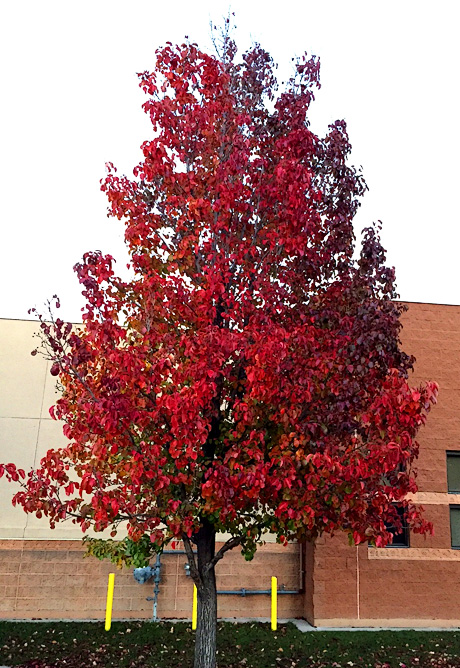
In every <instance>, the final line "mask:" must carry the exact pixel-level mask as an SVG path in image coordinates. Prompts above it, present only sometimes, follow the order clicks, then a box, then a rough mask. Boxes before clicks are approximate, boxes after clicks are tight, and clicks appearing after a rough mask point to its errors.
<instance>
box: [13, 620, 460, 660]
mask: <svg viewBox="0 0 460 668" xmlns="http://www.w3.org/2000/svg"><path fill="white" fill-rule="evenodd" d="M193 641H194V633H193V632H192V631H191V629H190V625H189V624H185V623H180V624H171V623H166V622H161V623H159V624H153V623H150V622H114V623H113V624H112V629H111V630H110V631H109V632H106V631H105V630H104V624H103V622H98V623H77V622H40V623H27V622H0V665H1V664H5V665H8V666H22V667H23V668H26V667H27V668H77V667H78V668H91V667H92V666H96V667H99V668H105V667H106V666H107V667H108V666H116V667H117V668H124V667H126V668H128V667H129V668H144V667H146V668H191V666H192V657H193ZM457 657H459V658H457ZM218 666H219V668H236V667H240V666H244V668H269V666H278V667H279V668H296V667H297V668H303V667H305V668H307V667H308V668H349V667H350V666H362V667H363V668H364V667H365V668H413V667H415V666H417V667H418V668H424V667H428V666H433V667H436V668H452V667H455V668H460V633H458V632H453V631H446V632H441V631H440V632H424V631H376V632H369V631H354V632H345V631H337V632H336V631H327V632H326V631H323V632H309V633H301V632H300V631H298V629H297V628H296V627H295V626H294V625H293V624H288V625H287V626H282V627H280V629H279V630H278V631H277V632H275V633H273V632H272V631H271V630H270V627H269V625H268V624H256V623H254V624H231V623H221V624H219V631H218Z"/></svg>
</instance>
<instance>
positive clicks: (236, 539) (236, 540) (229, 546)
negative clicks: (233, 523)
mask: <svg viewBox="0 0 460 668" xmlns="http://www.w3.org/2000/svg"><path fill="white" fill-rule="evenodd" d="M242 540H243V539H242V537H241V536H233V538H230V539H229V540H228V541H227V542H226V543H224V545H222V547H221V548H220V550H219V551H218V552H217V553H216V554H215V555H214V557H213V558H212V559H211V561H210V562H209V563H208V564H206V566H205V570H206V571H209V570H211V568H214V566H215V565H216V564H217V562H218V561H220V560H221V559H222V557H223V556H224V554H225V553H226V552H228V551H229V550H233V548H234V547H236V546H237V545H240V544H241V541H242Z"/></svg>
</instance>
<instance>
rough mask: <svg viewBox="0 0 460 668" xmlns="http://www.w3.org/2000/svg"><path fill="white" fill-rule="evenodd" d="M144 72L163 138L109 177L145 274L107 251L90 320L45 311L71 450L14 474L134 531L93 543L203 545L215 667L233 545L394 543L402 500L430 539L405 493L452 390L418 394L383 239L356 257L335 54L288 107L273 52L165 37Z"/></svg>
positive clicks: (88, 260) (43, 497)
mask: <svg viewBox="0 0 460 668" xmlns="http://www.w3.org/2000/svg"><path fill="white" fill-rule="evenodd" d="M139 76H140V86H141V88H142V89H143V90H144V92H145V93H146V95H147V100H146V102H145V104H144V105H143V107H144V110H145V112H146V113H147V114H148V116H149V117H150V120H151V123H152V135H151V137H150V139H148V140H147V141H146V142H145V143H144V144H143V145H142V152H143V160H142V162H141V163H140V164H139V165H138V166H137V167H136V168H135V169H134V177H133V178H128V177H126V176H120V175H118V174H117V172H116V169H115V168H114V167H113V166H112V165H111V164H109V165H108V174H107V176H106V178H105V179H104V180H103V182H102V190H103V191H104V192H105V193H106V194H107V197H108V201H109V213H110V215H111V216H113V217H114V218H117V219H119V220H120V221H123V222H124V225H125V239H126V244H127V247H128V249H129V253H130V265H131V269H132V278H131V279H129V280H122V279H121V278H119V277H117V275H116V274H115V272H114V266H113V258H112V257H110V256H108V255H103V254H102V253H101V252H98V251H97V252H90V253H87V254H86V255H84V257H83V260H82V262H81V263H80V264H77V265H76V267H75V270H76V273H77V275H78V279H79V281H80V283H81V284H82V286H83V295H84V298H85V302H86V306H85V307H84V309H83V325H82V327H81V328H78V329H75V328H72V326H71V325H70V324H67V323H64V322H62V321H61V320H60V319H59V318H57V319H56V318H54V317H52V318H51V320H50V319H48V318H47V319H45V318H41V335H42V338H43V342H42V345H43V346H44V349H45V355H46V356H47V358H48V359H49V360H50V361H51V363H52V366H51V373H52V374H53V375H55V376H57V378H58V380H59V383H60V388H61V390H62V396H61V397H60V398H59V399H58V400H57V402H56V405H55V406H54V407H52V408H51V409H50V412H51V416H52V417H53V418H55V419H57V420H62V421H63V423H64V427H63V429H64V434H65V436H66V437H67V439H68V441H67V444H66V446H65V447H60V448H57V449H51V450H49V451H48V453H47V454H46V456H45V457H44V458H43V459H42V461H41V462H40V466H39V468H37V469H36V470H31V471H30V472H28V473H27V474H25V473H24V471H21V470H18V469H17V468H16V467H15V466H14V465H13V464H8V465H4V466H3V467H2V468H1V470H0V473H2V474H3V473H6V476H7V477H8V478H9V479H13V480H18V481H19V482H20V483H21V485H22V488H21V490H20V491H18V492H17V493H16V495H15V497H14V503H16V504H19V505H21V506H22V507H23V508H24V510H25V511H26V512H28V513H35V514H36V515H37V516H38V517H41V516H42V515H43V516H46V517H47V518H48V520H49V522H50V524H51V526H52V527H53V526H54V525H55V524H56V523H57V522H59V521H62V520H67V519H71V520H72V521H73V522H75V523H78V524H79V525H80V526H81V529H82V531H83V532H87V531H88V530H89V529H90V527H92V528H94V529H95V530H96V531H103V530H105V529H109V530H111V535H112V537H115V536H116V533H117V529H118V527H119V525H120V524H121V523H123V524H124V525H126V526H127V531H128V538H127V539H125V540H123V541H121V542H120V541H111V540H109V541H103V542H98V541H94V540H93V541H89V551H90V552H91V551H92V552H93V553H94V554H97V555H98V556H109V557H111V558H112V559H113V560H116V561H119V562H121V563H128V564H129V563H135V564H140V563H141V562H145V560H148V558H149V557H150V556H151V555H152V554H153V553H154V552H156V551H160V552H161V550H162V549H163V548H164V547H165V546H166V545H167V544H168V543H170V541H174V540H180V541H183V544H184V546H185V550H186V552H187V555H188V560H189V564H190V573H191V576H192V578H193V581H194V583H195V584H196V586H197V588H198V601H199V608H198V610H199V612H198V632H197V642H196V650H195V666H196V668H213V667H214V666H215V651H216V650H215V641H216V616H217V603H216V580H215V567H216V564H217V563H218V561H219V560H220V559H221V558H222V557H223V556H224V554H225V552H227V551H228V550H230V549H232V548H235V547H237V546H239V548H240V549H241V550H242V552H243V554H244V555H245V556H246V558H249V559H250V558H252V556H253V555H254V552H255V550H256V547H257V545H258V544H259V543H260V542H261V541H263V538H264V534H266V533H267V532H272V533H274V534H275V535H276V537H277V540H278V541H279V542H280V543H284V544H285V543H287V541H292V540H297V541H313V540H315V538H316V537H317V536H320V535H322V534H332V533H333V532H337V531H339V530H342V531H345V532H346V533H347V534H348V535H349V536H350V537H351V541H352V542H354V543H360V542H362V541H370V542H372V543H374V544H375V545H377V546H383V545H385V544H386V543H387V542H388V541H391V534H390V533H389V532H388V530H387V527H388V525H396V526H397V527H399V528H401V520H400V517H399V515H398V514H397V511H396V507H395V504H399V506H400V508H402V509H403V516H404V522H406V523H407V525H408V526H409V527H410V528H411V529H412V530H413V531H416V532H421V533H425V532H427V531H431V530H432V527H431V525H430V524H429V523H427V522H426V521H425V520H424V519H423V517H422V514H421V511H420V508H418V507H415V506H414V505H413V504H412V503H411V502H410V501H408V500H407V499H408V495H409V496H410V494H411V493H414V492H415V491H416V489H417V487H416V483H415V479H414V478H415V473H414V470H413V466H412V464H413V462H414V460H415V458H416V457H417V454H418V444H417V441H416V433H417V431H418V429H419V428H420V426H421V425H423V424H424V422H425V419H426V414H427V412H428V410H429V408H430V404H432V403H434V402H435V399H436V393H437V387H436V385H435V384H434V383H426V384H424V385H423V386H421V387H418V388H416V389H413V388H411V387H410V386H409V384H408V372H409V370H411V368H412V365H413V361H414V360H413V358H411V357H409V356H408V355H406V354H405V353H404V352H402V350H401V348H400V341H399V332H400V327H401V324H400V316H401V313H402V311H403V307H402V305H401V304H400V303H398V302H397V301H395V299H396V297H397V294H396V292H395V286H394V279H395V276H394V270H393V269H390V268H387V267H386V266H385V253H384V250H383V248H382V246H381V243H380V240H379V228H378V226H377V227H375V226H374V227H371V228H369V229H367V230H365V232H364V235H363V240H362V247H361V251H360V255H359V258H358V259H357V260H356V259H354V255H353V254H354V250H355V237H354V233H353V227H352V223H353V218H354V216H355V213H356V211H357V208H358V206H359V198H360V196H361V195H362V194H363V193H364V190H365V188H366V186H365V183H364V180H363V178H362V176H361V173H360V172H359V171H357V170H356V169H355V168H353V167H351V166H349V165H348V163H347V159H348V156H349V153H350V148H351V147H350V143H349V139H348V135H347V130H346V125H345V122H344V121H337V122H335V123H333V124H332V125H330V126H329V130H328V132H327V134H326V136H325V137H324V138H320V137H318V136H317V135H315V134H314V133H313V132H312V131H311V129H310V127H309V123H308V120H307V112H308V109H309V105H310V103H311V102H312V100H313V92H314V89H315V88H317V87H318V86H319V61H318V60H317V59H316V58H314V57H312V58H309V57H307V56H304V57H302V58H300V59H298V60H297V61H295V62H294V72H293V75H292V78H291V79H290V80H289V81H288V82H287V83H286V84H285V89H284V90H283V92H282V93H279V94H278V92H277V91H278V89H277V85H276V80H275V76H274V65H273V61H272V59H271V57H270V55H269V54H268V53H267V52H266V51H264V50H263V49H262V48H261V47H260V46H259V45H256V46H255V47H253V48H252V49H251V50H249V51H248V52H247V53H245V54H244V55H243V56H242V59H241V60H238V58H237V56H236V47H235V45H234V43H233V42H232V41H231V40H229V39H226V41H225V49H224V51H223V52H221V53H220V54H218V55H210V54H208V53H205V52H203V51H201V50H200V49H199V48H198V46H197V45H195V44H191V43H186V44H182V45H178V46H173V45H172V44H171V43H167V45H166V46H165V47H164V48H161V49H159V50H158V51H157V53H156V63H155V67H154V70H153V72H143V73H142V74H140V75H139ZM56 305H58V304H56ZM220 532H225V533H226V534H227V535H229V536H230V537H229V538H228V540H227V541H226V542H225V543H223V544H220V547H219V546H218V548H217V547H216V536H218V534H219V533H220Z"/></svg>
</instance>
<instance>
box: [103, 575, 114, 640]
mask: <svg viewBox="0 0 460 668" xmlns="http://www.w3.org/2000/svg"><path fill="white" fill-rule="evenodd" d="M114 586H115V573H110V574H109V585H108V587H107V606H106V609H105V630H106V631H110V627H111V625H112V605H113V588H114Z"/></svg>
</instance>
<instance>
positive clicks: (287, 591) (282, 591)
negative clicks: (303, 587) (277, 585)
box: [217, 588, 302, 596]
mask: <svg viewBox="0 0 460 668" xmlns="http://www.w3.org/2000/svg"><path fill="white" fill-rule="evenodd" d="M217 593H218V594H228V595H232V596H253V595H258V594H271V593H272V590H271V589H244V588H243V589H221V590H218V591H217ZM301 593H302V592H301V591H300V590H299V589H278V591H277V595H278V596H279V595H280V594H301Z"/></svg>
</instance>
